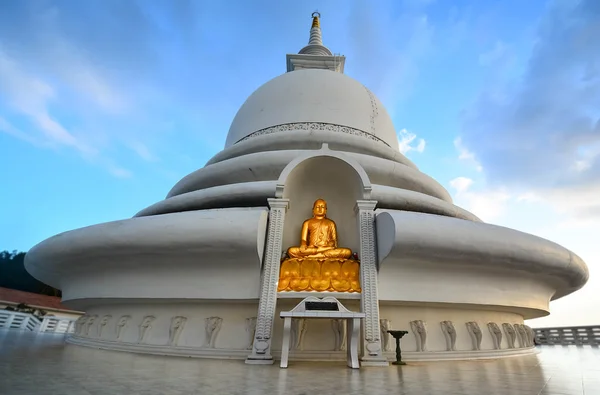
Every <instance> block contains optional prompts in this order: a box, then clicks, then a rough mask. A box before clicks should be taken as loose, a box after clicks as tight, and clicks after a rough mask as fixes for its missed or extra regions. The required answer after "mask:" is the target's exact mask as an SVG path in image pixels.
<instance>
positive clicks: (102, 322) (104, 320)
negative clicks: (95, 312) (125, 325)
mask: <svg viewBox="0 0 600 395" xmlns="http://www.w3.org/2000/svg"><path fill="white" fill-rule="evenodd" d="M111 318H112V316H111V315H105V316H104V317H102V319H101V320H100V323H99V324H98V337H102V332H103V331H104V327H106V325H107V324H108V322H109V321H110V320H111Z"/></svg>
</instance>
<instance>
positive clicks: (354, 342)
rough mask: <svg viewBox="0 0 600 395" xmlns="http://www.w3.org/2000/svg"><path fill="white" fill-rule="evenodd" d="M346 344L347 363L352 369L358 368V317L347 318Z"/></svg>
mask: <svg viewBox="0 0 600 395" xmlns="http://www.w3.org/2000/svg"><path fill="white" fill-rule="evenodd" d="M347 327H348V328H347V330H346V344H347V346H346V347H347V351H346V353H347V358H348V359H347V363H348V367H350V368H352V369H359V368H360V365H359V363H358V335H359V333H358V332H359V329H360V319H358V318H352V319H349V320H347Z"/></svg>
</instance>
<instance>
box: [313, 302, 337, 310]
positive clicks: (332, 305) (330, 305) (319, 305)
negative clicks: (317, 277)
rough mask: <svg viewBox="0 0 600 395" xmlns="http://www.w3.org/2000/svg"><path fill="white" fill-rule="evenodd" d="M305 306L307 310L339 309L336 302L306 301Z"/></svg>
mask: <svg viewBox="0 0 600 395" xmlns="http://www.w3.org/2000/svg"><path fill="white" fill-rule="evenodd" d="M304 307H305V308H306V311H315V310H318V311H339V309H338V304H337V303H336V302H306V303H305V304H304Z"/></svg>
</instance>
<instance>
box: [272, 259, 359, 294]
mask: <svg viewBox="0 0 600 395" xmlns="http://www.w3.org/2000/svg"><path fill="white" fill-rule="evenodd" d="M359 278H360V263H359V261H357V260H355V259H334V258H328V259H316V258H304V259H300V258H288V259H284V260H283V261H282V262H281V270H280V272H279V284H278V286H277V291H278V292H360V280H359Z"/></svg>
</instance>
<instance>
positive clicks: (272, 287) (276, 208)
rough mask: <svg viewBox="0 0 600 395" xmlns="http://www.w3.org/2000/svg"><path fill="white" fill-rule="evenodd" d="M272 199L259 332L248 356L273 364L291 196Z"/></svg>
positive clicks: (258, 319)
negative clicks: (283, 250)
mask: <svg viewBox="0 0 600 395" xmlns="http://www.w3.org/2000/svg"><path fill="white" fill-rule="evenodd" d="M267 200H268V202H269V207H270V211H269V227H268V230H267V245H266V250H265V257H264V262H263V275H262V286H261V290H260V299H259V301H258V314H257V316H256V332H255V334H254V342H253V344H252V354H250V355H249V356H248V358H247V359H246V363H248V364H272V363H273V356H272V355H271V340H272V332H273V324H274V322H275V306H276V305H277V283H278V281H279V265H280V263H281V252H282V250H281V247H282V242H283V224H284V221H285V212H286V210H287V208H288V205H289V200H288V199H267Z"/></svg>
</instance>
